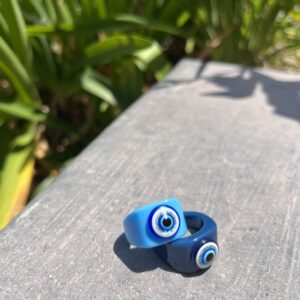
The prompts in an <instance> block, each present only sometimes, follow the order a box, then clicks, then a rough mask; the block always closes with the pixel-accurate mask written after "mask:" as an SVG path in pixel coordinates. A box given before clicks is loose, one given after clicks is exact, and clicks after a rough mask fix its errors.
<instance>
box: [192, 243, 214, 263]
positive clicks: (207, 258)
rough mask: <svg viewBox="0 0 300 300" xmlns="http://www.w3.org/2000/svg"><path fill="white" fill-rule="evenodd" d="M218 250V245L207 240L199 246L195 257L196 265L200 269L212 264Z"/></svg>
mask: <svg viewBox="0 0 300 300" xmlns="http://www.w3.org/2000/svg"><path fill="white" fill-rule="evenodd" d="M218 252H219V248H218V245H217V244H216V243H214V242H208V243H206V244H204V245H202V246H201V248H200V249H199V250H198V252H197V254H196V258H195V262H196V265H197V266H198V267H199V268H200V269H206V268H208V267H209V266H211V265H212V263H213V262H214V260H215V259H216V257H217V255H218Z"/></svg>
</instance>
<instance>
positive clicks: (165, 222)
mask: <svg viewBox="0 0 300 300" xmlns="http://www.w3.org/2000/svg"><path fill="white" fill-rule="evenodd" d="M162 223H163V225H164V226H165V227H169V226H171V224H172V222H171V219H170V218H164V219H163V221H162Z"/></svg>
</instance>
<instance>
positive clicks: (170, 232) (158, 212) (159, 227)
mask: <svg viewBox="0 0 300 300" xmlns="http://www.w3.org/2000/svg"><path fill="white" fill-rule="evenodd" d="M166 215H168V216H169V217H171V220H172V222H173V223H172V227H171V226H170V228H166V226H163V224H162V222H163V219H164V218H165V216H166ZM149 225H150V229H151V231H152V232H153V233H154V234H155V235H156V236H158V237H159V238H163V239H166V238H172V237H174V236H175V235H176V234H177V232H178V230H179V228H180V217H179V215H178V213H177V211H176V210H174V209H173V208H172V207H170V206H168V205H161V206H158V207H157V208H155V209H154V210H153V211H152V212H151V214H150V217H149Z"/></svg>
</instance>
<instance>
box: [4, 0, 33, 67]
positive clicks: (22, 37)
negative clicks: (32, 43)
mask: <svg viewBox="0 0 300 300" xmlns="http://www.w3.org/2000/svg"><path fill="white" fill-rule="evenodd" d="M0 3H1V10H2V13H3V16H4V18H5V21H6V23H7V26H8V31H9V40H10V44H11V46H12V48H13V50H14V52H15V54H16V55H17V56H18V58H19V59H20V61H21V62H22V63H23V64H24V66H26V67H27V68H29V67H30V65H31V51H30V47H29V42H28V38H27V34H26V26H25V22H24V19H23V16H22V13H21V10H20V7H19V4H18V1H17V0H9V1H7V0H0Z"/></svg>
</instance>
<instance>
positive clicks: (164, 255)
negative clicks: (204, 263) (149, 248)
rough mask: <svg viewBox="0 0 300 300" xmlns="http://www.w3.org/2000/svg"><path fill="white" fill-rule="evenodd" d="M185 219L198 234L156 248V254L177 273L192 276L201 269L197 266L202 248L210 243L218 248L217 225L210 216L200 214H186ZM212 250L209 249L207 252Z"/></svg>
mask: <svg viewBox="0 0 300 300" xmlns="http://www.w3.org/2000/svg"><path fill="white" fill-rule="evenodd" d="M184 217H185V220H186V223H187V225H188V228H189V229H193V230H196V232H195V233H193V234H192V235H190V236H187V237H183V238H181V239H178V240H176V241H173V242H171V243H168V244H165V245H162V246H160V247H157V248H155V253H156V254H157V255H158V256H159V257H160V258H161V259H162V260H163V261H165V262H166V263H167V264H168V265H169V266H171V267H172V268H173V269H175V270H176V271H178V272H180V273H185V274H191V273H194V272H197V271H199V269H200V268H199V266H198V265H197V264H196V256H197V253H198V251H199V250H200V248H201V247H202V246H203V245H205V244H206V243H209V242H213V243H215V244H216V246H217V247H218V243H217V224H216V223H215V221H214V220H213V219H212V218H210V217H209V216H207V215H205V214H202V213H198V212H184ZM211 249H212V248H211ZM211 249H210V248H208V249H207V250H206V251H210V250H211ZM202 256H203V255H202ZM201 259H203V258H201Z"/></svg>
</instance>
